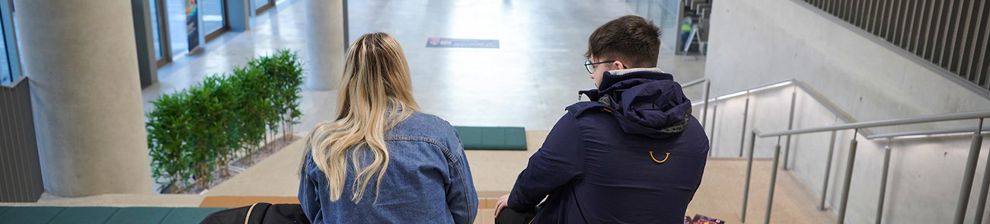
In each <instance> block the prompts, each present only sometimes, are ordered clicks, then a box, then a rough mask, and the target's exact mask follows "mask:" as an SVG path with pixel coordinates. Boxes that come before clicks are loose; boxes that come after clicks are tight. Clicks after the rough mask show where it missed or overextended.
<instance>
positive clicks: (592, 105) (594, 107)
mask: <svg viewBox="0 0 990 224" xmlns="http://www.w3.org/2000/svg"><path fill="white" fill-rule="evenodd" d="M565 110H567V116H572V117H574V118H575V119H576V118H578V117H581V116H582V115H585V114H586V113H588V112H606V113H607V112H608V107H606V106H605V104H602V103H600V102H596V101H582V102H577V103H574V104H571V105H570V106H567V108H566V109H565Z"/></svg>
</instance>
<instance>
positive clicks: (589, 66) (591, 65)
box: [584, 60, 615, 74]
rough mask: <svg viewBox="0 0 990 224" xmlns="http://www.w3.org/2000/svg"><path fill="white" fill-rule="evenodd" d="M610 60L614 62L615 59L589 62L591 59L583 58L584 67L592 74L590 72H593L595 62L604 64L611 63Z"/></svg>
mask: <svg viewBox="0 0 990 224" xmlns="http://www.w3.org/2000/svg"><path fill="white" fill-rule="evenodd" d="M612 62H615V60H607V61H601V62H591V60H584V69H587V70H588V74H592V73H594V72H595V65H597V64H605V63H612Z"/></svg>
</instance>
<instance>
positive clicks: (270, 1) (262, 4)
mask: <svg viewBox="0 0 990 224" xmlns="http://www.w3.org/2000/svg"><path fill="white" fill-rule="evenodd" d="M251 5H252V8H254V14H255V15H258V14H261V13H262V12H264V11H265V10H268V9H270V8H272V7H274V6H275V0H251Z"/></svg>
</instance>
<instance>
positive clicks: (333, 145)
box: [299, 33, 478, 223]
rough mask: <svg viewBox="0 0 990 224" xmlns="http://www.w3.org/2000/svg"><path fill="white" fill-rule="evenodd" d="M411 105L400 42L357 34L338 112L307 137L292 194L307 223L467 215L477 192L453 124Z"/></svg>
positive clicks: (467, 218) (456, 219)
mask: <svg viewBox="0 0 990 224" xmlns="http://www.w3.org/2000/svg"><path fill="white" fill-rule="evenodd" d="M416 110H417V107H416V101H415V100H414V99H413V96H412V81H411V80H410V77H409V66H408V64H406V58H405V56H404V55H403V53H402V48H401V47H400V46H399V43H398V42H397V41H395V39H393V38H392V37H390V36H389V35H388V34H385V33H369V34H365V35H363V36H361V37H360V38H358V39H357V40H356V41H355V42H354V44H352V45H351V47H350V51H349V52H348V53H347V59H346V65H345V67H344V74H343V77H342V79H341V86H340V93H339V97H338V103H337V116H336V117H335V120H333V121H327V122H323V123H321V124H319V125H317V126H316V128H314V129H313V132H312V133H311V134H310V136H309V139H308V143H307V145H308V146H309V149H310V151H309V153H308V155H307V156H306V160H305V162H304V164H303V169H302V174H301V178H300V179H301V182H300V183H299V201H300V204H301V206H302V208H303V211H304V212H305V213H306V216H307V217H308V218H309V220H310V221H311V222H312V223H472V222H474V218H475V215H476V213H477V210H478V197H477V192H475V190H474V184H473V181H472V180H471V170H470V168H469V167H468V163H467V159H466V157H465V156H464V149H463V146H462V145H461V142H460V140H459V139H458V137H457V135H456V133H455V132H454V128H453V127H451V126H450V124H449V123H447V122H446V121H444V120H443V119H440V118H438V117H436V116H433V115H428V114H424V113H420V112H417V111H416Z"/></svg>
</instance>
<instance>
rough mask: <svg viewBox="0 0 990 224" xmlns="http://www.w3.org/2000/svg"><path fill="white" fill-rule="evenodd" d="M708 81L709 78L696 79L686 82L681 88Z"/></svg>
mask: <svg viewBox="0 0 990 224" xmlns="http://www.w3.org/2000/svg"><path fill="white" fill-rule="evenodd" d="M707 81H708V78H700V79H695V80H692V81H690V82H685V83H684V84H681V88H682V89H684V88H688V87H691V86H694V85H698V84H701V83H702V82H707Z"/></svg>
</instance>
